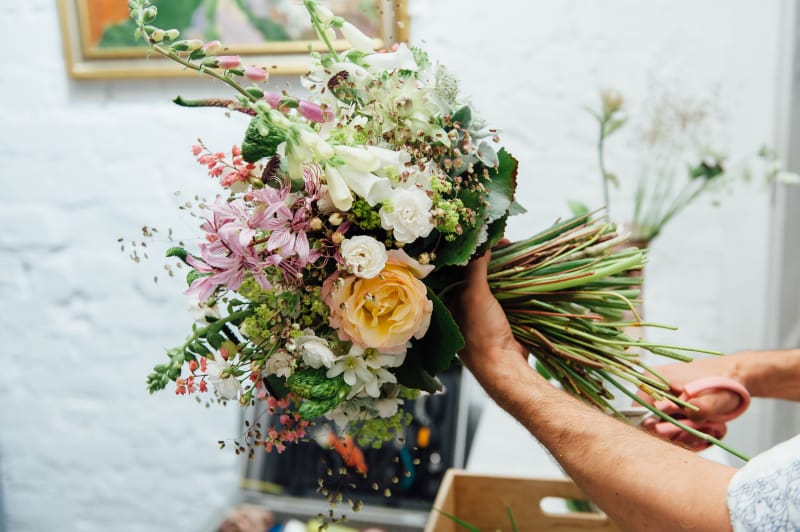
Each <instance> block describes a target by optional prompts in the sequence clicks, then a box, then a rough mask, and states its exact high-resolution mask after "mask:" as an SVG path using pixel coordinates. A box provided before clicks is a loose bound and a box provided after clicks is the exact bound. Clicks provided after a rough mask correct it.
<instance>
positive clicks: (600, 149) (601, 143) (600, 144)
mask: <svg viewBox="0 0 800 532" xmlns="http://www.w3.org/2000/svg"><path fill="white" fill-rule="evenodd" d="M605 143H606V121H605V120H603V121H601V122H600V138H599V139H598V140H597V162H598V164H599V165H600V175H601V176H602V178H603V201H604V202H605V206H606V213H605V216H606V220H610V219H611V196H610V194H609V190H608V174H607V173H606V161H605Z"/></svg>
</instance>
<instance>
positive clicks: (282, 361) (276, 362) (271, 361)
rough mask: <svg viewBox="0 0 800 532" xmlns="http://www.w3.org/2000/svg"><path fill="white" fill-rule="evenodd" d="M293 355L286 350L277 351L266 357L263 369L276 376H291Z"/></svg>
mask: <svg viewBox="0 0 800 532" xmlns="http://www.w3.org/2000/svg"><path fill="white" fill-rule="evenodd" d="M293 366H294V357H293V356H292V355H291V353H289V352H288V351H283V350H281V351H278V352H276V353H273V354H271V355H270V356H269V358H267V360H266V362H265V363H264V371H265V372H266V373H267V375H275V376H276V377H284V378H288V377H291V375H292V373H294V367H293Z"/></svg>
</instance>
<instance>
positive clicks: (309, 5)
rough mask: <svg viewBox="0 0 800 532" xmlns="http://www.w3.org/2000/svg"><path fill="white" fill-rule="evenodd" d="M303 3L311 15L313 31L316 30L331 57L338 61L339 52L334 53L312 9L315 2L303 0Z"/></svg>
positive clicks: (334, 49)
mask: <svg viewBox="0 0 800 532" xmlns="http://www.w3.org/2000/svg"><path fill="white" fill-rule="evenodd" d="M303 5H305V6H306V11H308V14H309V15H310V16H311V25H312V26H314V31H316V32H317V35H318V36H319V38H320V40H322V42H324V43H325V47H326V48H327V49H328V53H330V54H331V57H333V59H334V60H335V61H337V62H338V61H340V59H339V54H337V53H336V48H334V47H333V44H332V43H331V41H330V39H329V38H328V34H327V33H326V32H325V28H323V27H322V22H320V20H319V17H318V16H317V12H316V10H315V9H314V7H315V2H314V1H313V0H303Z"/></svg>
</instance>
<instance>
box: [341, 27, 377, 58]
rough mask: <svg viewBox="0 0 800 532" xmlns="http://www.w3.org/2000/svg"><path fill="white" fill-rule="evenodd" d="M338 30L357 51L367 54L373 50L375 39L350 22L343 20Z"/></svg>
mask: <svg viewBox="0 0 800 532" xmlns="http://www.w3.org/2000/svg"><path fill="white" fill-rule="evenodd" d="M339 30H340V31H341V32H342V35H343V36H344V38H345V39H346V40H347V42H349V43H350V46H352V47H353V48H354V49H356V50H358V51H359V52H364V53H365V54H369V53H372V52H374V51H375V41H374V40H373V39H371V38H369V37H367V36H366V35H364V33H363V32H362V31H361V30H360V29H358V28H356V27H355V26H354V25H353V24H351V23H350V22H347V21H345V22H344V23H343V24H342V27H341V28H339Z"/></svg>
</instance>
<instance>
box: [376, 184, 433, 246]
mask: <svg viewBox="0 0 800 532" xmlns="http://www.w3.org/2000/svg"><path fill="white" fill-rule="evenodd" d="M431 208H433V202H432V201H431V198H429V197H428V195H427V194H426V193H425V192H424V191H423V190H420V189H416V188H415V189H402V188H400V189H397V190H395V191H394V192H393V193H392V196H391V203H390V204H384V205H383V206H382V207H381V210H380V213H379V214H380V217H381V227H383V228H384V229H391V230H392V231H393V232H394V239H395V240H397V241H398V242H402V243H404V244H410V243H411V242H413V241H414V240H416V239H418V238H420V237H426V236H428V235H429V234H431V231H433V224H432V223H431Z"/></svg>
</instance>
